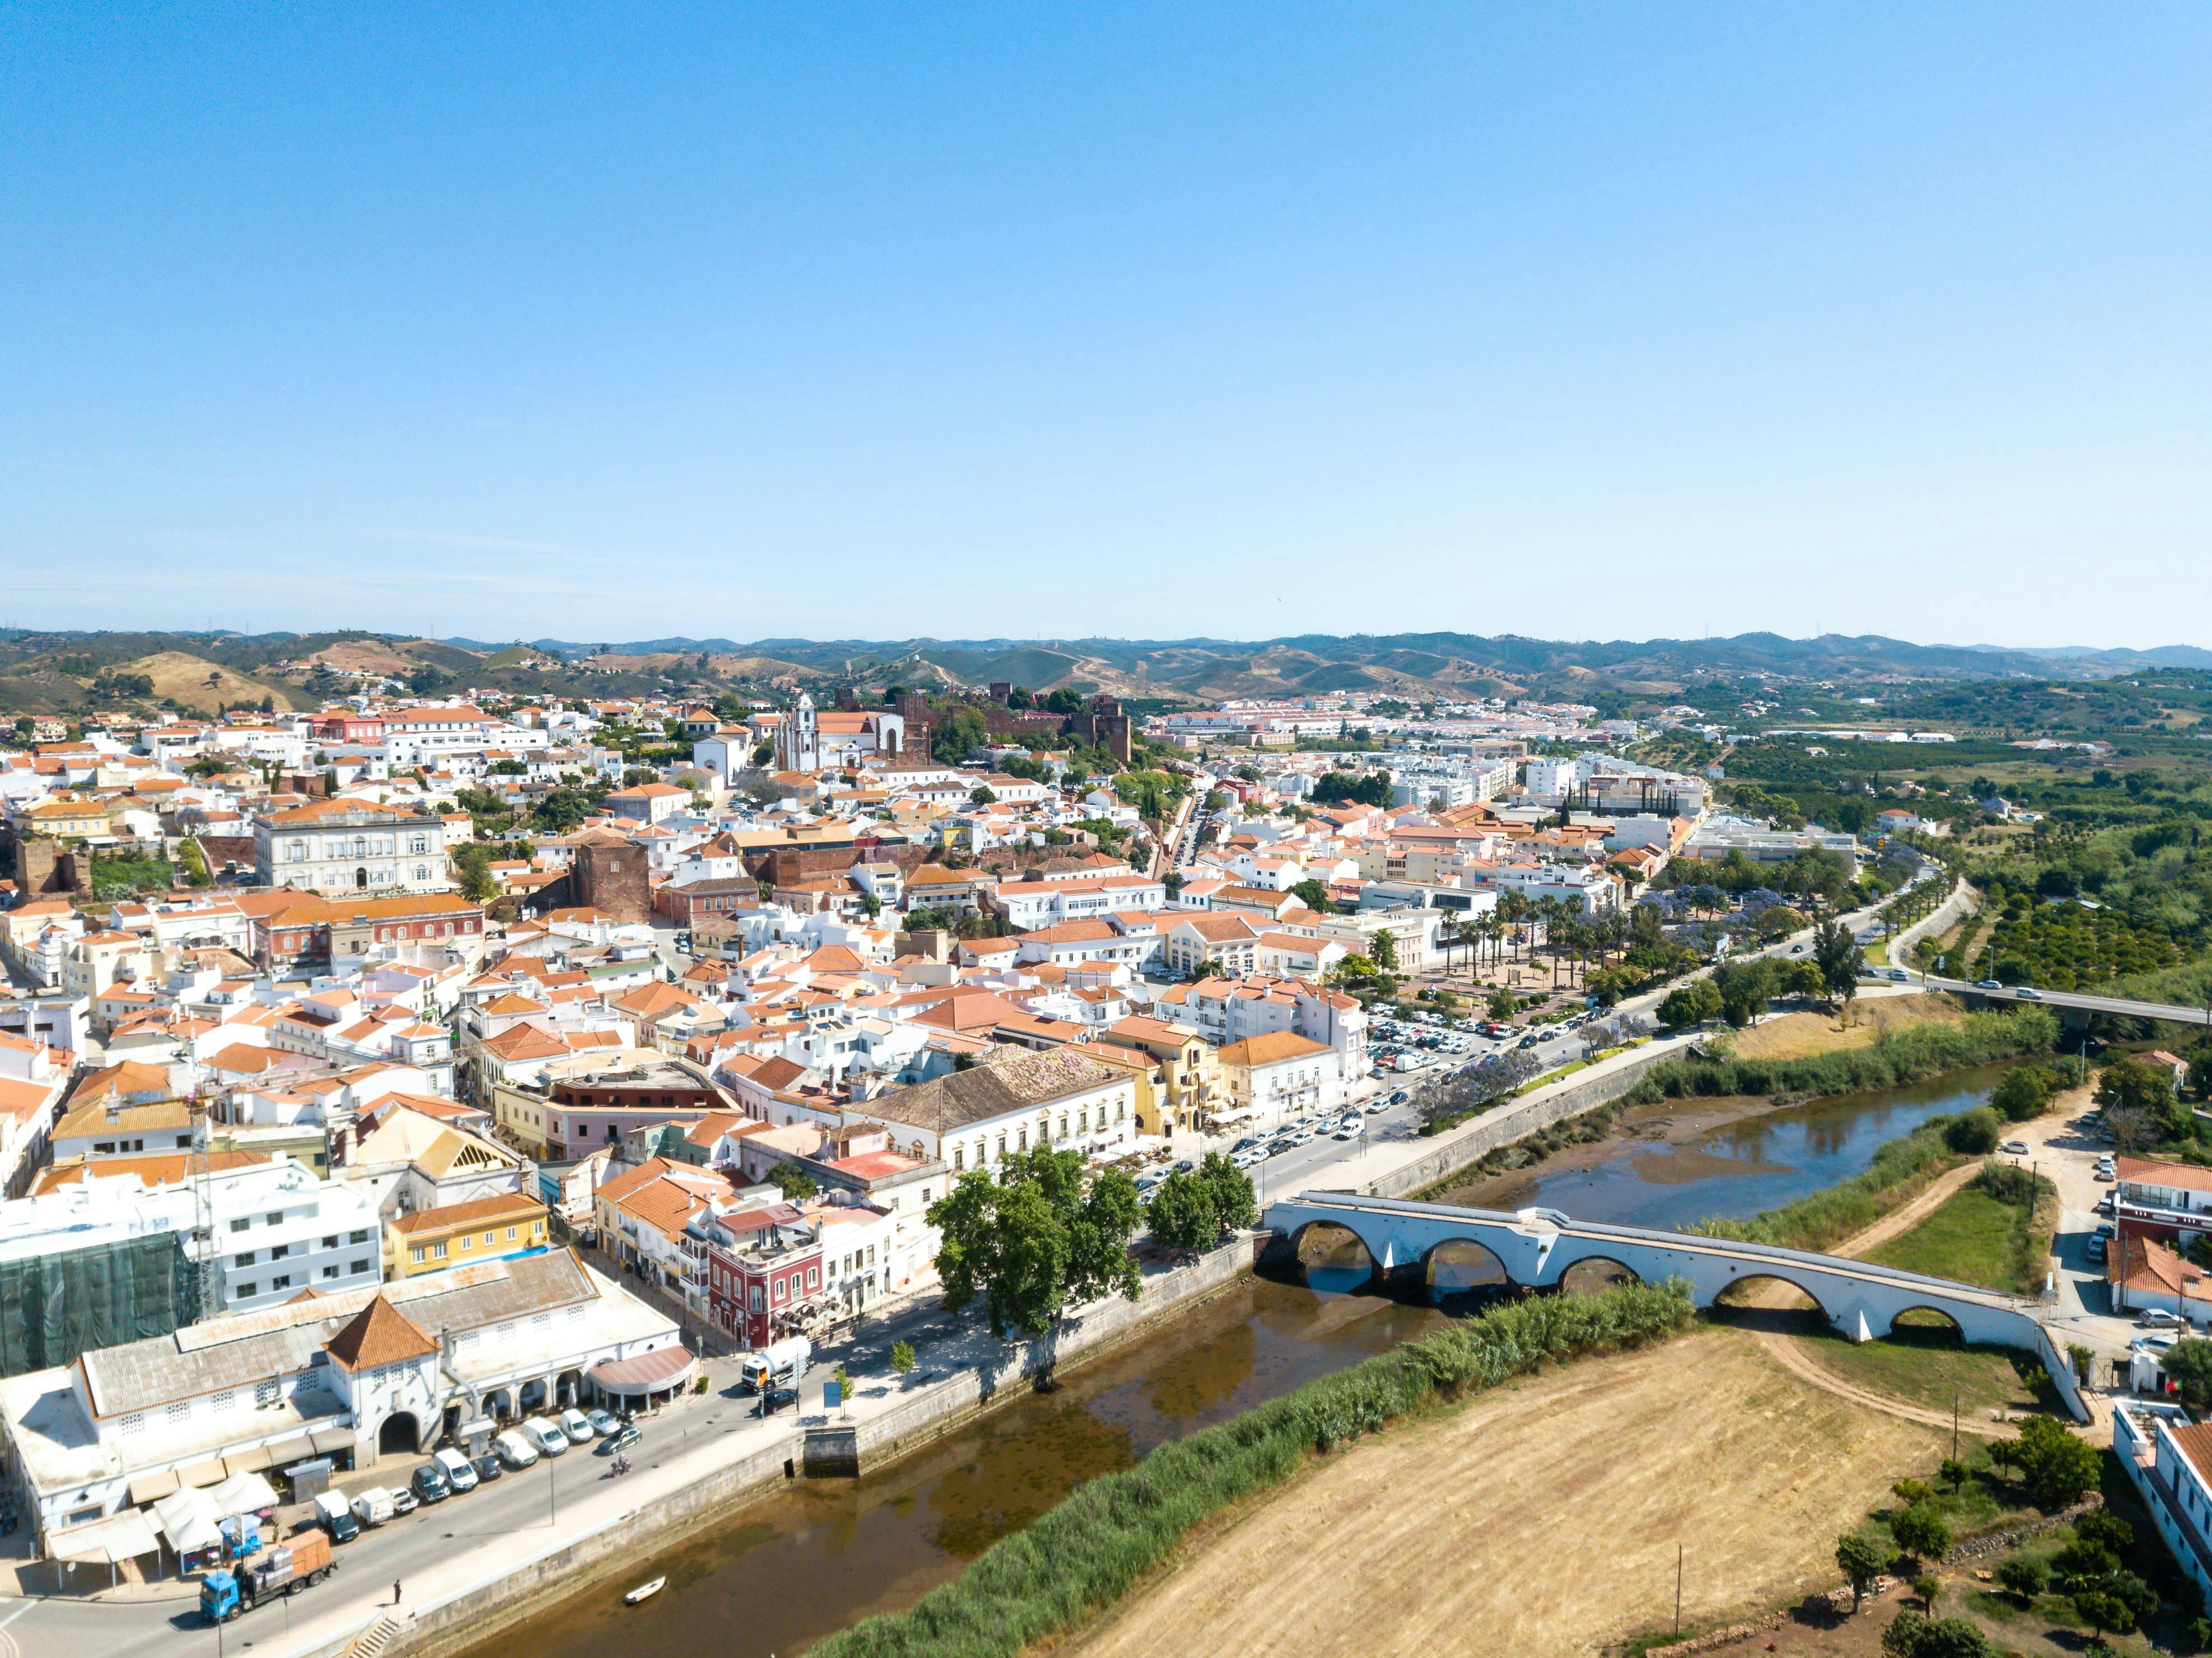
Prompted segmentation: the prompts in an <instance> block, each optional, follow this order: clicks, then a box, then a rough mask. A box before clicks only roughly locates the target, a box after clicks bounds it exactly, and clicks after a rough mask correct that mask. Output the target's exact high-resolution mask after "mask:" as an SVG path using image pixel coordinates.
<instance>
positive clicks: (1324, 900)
mask: <svg viewBox="0 0 2212 1658" xmlns="http://www.w3.org/2000/svg"><path fill="white" fill-rule="evenodd" d="M1291 896H1293V897H1295V898H1296V899H1297V901H1298V902H1300V903H1302V904H1304V906H1305V907H1306V908H1308V909H1310V910H1311V911H1313V913H1314V914H1316V915H1334V914H1336V911H1337V903H1336V900H1335V899H1334V898H1332V897H1330V896H1328V887H1327V886H1325V885H1324V884H1322V883H1321V882H1319V881H1316V880H1310V879H1309V880H1304V881H1301V882H1299V883H1298V884H1297V885H1296V886H1294V887H1292V888H1291Z"/></svg>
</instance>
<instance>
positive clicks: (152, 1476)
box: [131, 1468, 178, 1508]
mask: <svg viewBox="0 0 2212 1658" xmlns="http://www.w3.org/2000/svg"><path fill="white" fill-rule="evenodd" d="M177 1485H178V1480H177V1471H176V1470H175V1469H174V1468H164V1469H163V1470H162V1471H161V1473H142V1474H140V1475H139V1476H138V1477H137V1479H134V1480H132V1481H131V1507H133V1508H137V1507H139V1506H140V1505H142V1504H143V1503H151V1502H153V1501H154V1500H155V1498H156V1497H167V1495H168V1494H169V1493H170V1492H171V1491H174V1490H176V1489H177Z"/></svg>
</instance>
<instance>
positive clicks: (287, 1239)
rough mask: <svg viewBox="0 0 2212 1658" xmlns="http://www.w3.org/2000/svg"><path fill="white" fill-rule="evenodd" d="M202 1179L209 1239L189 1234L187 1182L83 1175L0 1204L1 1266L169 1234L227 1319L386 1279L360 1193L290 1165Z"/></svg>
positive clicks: (372, 1216) (282, 1162)
mask: <svg viewBox="0 0 2212 1658" xmlns="http://www.w3.org/2000/svg"><path fill="white" fill-rule="evenodd" d="M204 1178H205V1179H206V1181H207V1185H208V1195H209V1202H210V1208H211V1210H212V1212H213V1215H214V1220H215V1235H214V1236H213V1237H212V1238H203V1237H200V1236H197V1225H198V1219H197V1214H196V1212H195V1197H194V1193H193V1189H192V1185H191V1182H190V1181H185V1180H179V1181H176V1182H174V1183H168V1182H164V1181H155V1183H153V1184H152V1185H150V1186H149V1185H148V1184H147V1183H146V1182H145V1181H143V1180H142V1179H141V1178H140V1177H139V1176H138V1175H137V1174H135V1173H132V1174H122V1175H111V1176H106V1177H99V1176H97V1175H95V1174H94V1173H92V1172H88V1174H87V1175H86V1176H85V1177H84V1178H83V1179H81V1180H76V1181H70V1182H69V1183H68V1184H66V1185H63V1186H59V1187H56V1188H55V1189H53V1190H52V1191H51V1192H45V1193H40V1194H39V1195H38V1196H36V1197H29V1198H18V1199H15V1201H13V1202H12V1203H0V1260H18V1259H21V1258H23V1257H25V1256H31V1255H52V1254H58V1253H61V1252H64V1251H68V1250H73V1249H85V1248H96V1247H98V1246H100V1245H102V1244H107V1243H113V1242H122V1241H124V1240H126V1239H129V1238H134V1237H143V1236H146V1235H148V1234H149V1233H161V1232H173V1233H175V1234H177V1235H178V1236H179V1237H180V1238H182V1239H183V1240H184V1245H185V1254H186V1255H187V1256H189V1257H190V1258H191V1259H192V1260H197V1261H198V1262H200V1263H201V1269H202V1270H203V1271H204V1272H205V1271H211V1272H214V1273H215V1274H216V1283H217V1285H218V1290H217V1302H216V1304H217V1305H218V1306H219V1307H220V1308H221V1309H222V1310H223V1311H225V1312H250V1311H252V1309H256V1308H259V1307H273V1306H276V1305H277V1304H278V1303H281V1302H285V1301H289V1300H290V1299H291V1298H292V1297H294V1296H296V1295H298V1294H299V1293H300V1291H302V1290H313V1291H316V1293H318V1294H319V1295H329V1294H335V1293H337V1292H338V1291H343V1290H352V1289H357V1288H359V1287H360V1286H361V1285H362V1284H374V1283H376V1282H377V1281H378V1280H379V1279H380V1278H381V1277H382V1274H383V1269H382V1253H381V1251H382V1225H381V1223H380V1221H379V1220H378V1218H377V1213H376V1206H375V1204H374V1201H373V1200H372V1199H370V1198H369V1197H368V1195H367V1194H365V1193H362V1192H360V1191H357V1190H356V1189H355V1188H354V1187H350V1186H348V1185H346V1184H344V1183H343V1182H342V1181H320V1180H317V1179H316V1178H315V1176H314V1174H313V1171H312V1170H310V1169H307V1167H306V1166H305V1165H304V1164H301V1163H295V1162H294V1161H293V1160H292V1159H291V1158H289V1157H279V1158H276V1159H274V1160H272V1161H270V1162H269V1163H253V1164H248V1165H246V1166H245V1167H242V1168H237V1169H217V1170H216V1171H215V1172H213V1173H211V1174H210V1175H206V1176H205V1177H204Z"/></svg>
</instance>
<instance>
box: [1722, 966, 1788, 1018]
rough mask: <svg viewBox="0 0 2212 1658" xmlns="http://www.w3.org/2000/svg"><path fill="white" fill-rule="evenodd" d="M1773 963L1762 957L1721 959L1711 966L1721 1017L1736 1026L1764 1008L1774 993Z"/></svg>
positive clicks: (1758, 1013)
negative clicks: (1737, 960) (1748, 959)
mask: <svg viewBox="0 0 2212 1658" xmlns="http://www.w3.org/2000/svg"><path fill="white" fill-rule="evenodd" d="M1774 978H1775V970H1774V963H1772V962H1771V961H1768V960H1765V958H1763V957H1762V958H1759V959H1757V960H1753V961H1745V962H1723V963H1721V964H1720V965H1719V966H1717V967H1716V968H1715V969H1713V973H1712V981H1711V982H1712V985H1713V987H1714V988H1715V989H1717V991H1719V992H1720V997H1721V1017H1723V1018H1724V1019H1726V1020H1727V1021H1728V1022H1729V1023H1730V1024H1731V1025H1734V1026H1735V1028H1736V1029H1738V1030H1741V1029H1743V1028H1744V1027H1745V1026H1746V1025H1747V1024H1749V1023H1752V1022H1753V1020H1755V1019H1757V1018H1758V1017H1759V1015H1760V1014H1762V1013H1764V1012H1765V1011H1766V1004H1767V999H1769V998H1770V997H1771V996H1772V995H1773V994H1774Z"/></svg>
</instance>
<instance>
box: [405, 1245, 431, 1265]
mask: <svg viewBox="0 0 2212 1658" xmlns="http://www.w3.org/2000/svg"><path fill="white" fill-rule="evenodd" d="M428 1253H429V1252H428V1250H426V1249H425V1248H423V1247H422V1245H421V1244H419V1243H418V1244H416V1246H415V1247H414V1248H412V1249H410V1250H409V1251H408V1252H407V1258H408V1259H409V1260H411V1261H413V1262H414V1263H415V1264H416V1266H421V1265H422V1258H423V1257H424V1256H425V1255H426V1254H428Z"/></svg>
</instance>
